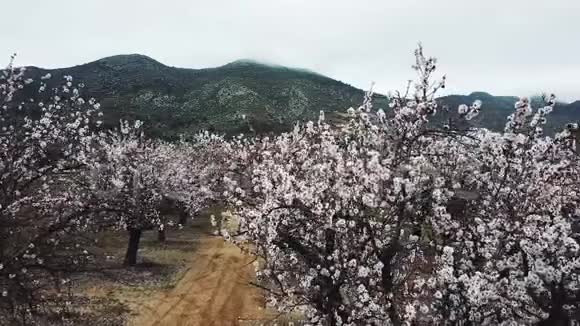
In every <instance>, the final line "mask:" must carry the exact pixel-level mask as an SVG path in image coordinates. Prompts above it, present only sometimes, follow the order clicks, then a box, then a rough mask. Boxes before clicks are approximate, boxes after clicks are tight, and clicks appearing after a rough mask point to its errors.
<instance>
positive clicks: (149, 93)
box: [27, 54, 580, 138]
mask: <svg viewBox="0 0 580 326" xmlns="http://www.w3.org/2000/svg"><path fill="white" fill-rule="evenodd" d="M27 68H28V70H29V71H28V73H29V74H32V76H31V77H32V78H36V77H39V76H41V75H44V74H46V73H51V74H52V75H53V78H52V81H51V82H52V83H54V85H52V86H56V85H58V82H59V81H61V80H62V78H63V77H64V76H65V75H71V76H73V77H74V78H75V80H76V81H77V82H82V83H84V84H85V85H86V89H85V92H86V93H88V95H89V96H93V97H95V98H98V99H100V100H101V104H102V107H103V110H104V111H105V113H106V116H107V117H108V119H107V121H105V123H106V124H108V125H110V126H113V125H116V124H117V122H118V120H119V119H140V120H144V121H145V122H146V125H147V126H148V130H147V132H149V133H150V134H151V135H153V136H158V137H163V138H176V137H178V136H179V135H180V134H183V133H186V134H187V133H191V132H195V131H198V130H201V129H206V130H211V131H216V132H220V133H226V134H235V133H238V132H280V131H284V130H289V129H290V128H291V127H292V125H293V123H294V122H295V121H304V120H311V119H316V118H317V117H318V114H319V112H320V111H321V110H322V111H325V112H326V113H327V117H329V118H330V119H333V114H334V113H336V112H345V111H346V110H347V109H348V108H349V107H351V106H352V107H358V106H359V105H360V104H361V103H362V99H363V96H364V91H363V90H361V89H358V88H356V87H354V86H352V85H349V84H347V83H344V82H342V81H339V80H335V79H332V78H330V77H327V76H324V75H321V74H319V73H316V72H312V71H309V70H306V69H300V68H289V67H286V66H281V65H274V64H269V63H262V62H259V61H257V60H252V59H240V60H235V61H232V62H230V63H227V64H225V65H222V66H218V67H210V68H202V69H194V68H179V67H171V66H168V65H165V64H163V63H161V62H159V61H157V60H155V59H153V58H151V57H149V56H146V55H141V54H121V55H114V56H109V57H105V58H101V59H98V60H95V61H92V62H89V63H86V64H81V65H76V66H72V67H68V68H57V69H44V68H39V67H27ZM477 99H479V100H481V101H482V102H483V107H482V113H481V114H480V115H479V116H478V117H477V118H476V119H475V120H474V121H473V125H475V126H479V127H485V128H489V129H494V130H499V129H502V128H503V126H504V125H505V118H506V117H507V115H509V114H511V112H512V111H513V107H514V103H515V101H517V99H518V97H515V96H494V95H492V94H490V93H487V92H484V91H475V92H472V93H470V94H468V95H458V94H454V95H445V96H441V97H439V98H438V99H437V101H438V102H439V103H440V105H441V107H442V108H443V111H444V112H447V113H446V114H442V115H440V116H439V117H437V119H435V120H436V121H443V120H444V119H446V118H447V117H449V116H453V112H454V111H456V108H457V106H458V105H459V104H471V103H472V102H473V101H474V100H477ZM374 101H375V103H374V104H375V106H376V107H381V108H388V99H387V97H386V96H384V95H382V94H376V95H375V97H374ZM440 111H441V110H440ZM552 116H553V118H554V119H549V121H550V120H554V121H552V122H551V125H550V126H548V128H547V129H549V130H557V129H559V127H558V125H563V124H564V123H565V122H568V121H578V120H580V101H575V102H572V103H558V105H557V107H556V109H555V110H554V113H553V114H552Z"/></svg>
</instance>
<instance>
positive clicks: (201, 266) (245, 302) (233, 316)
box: [130, 235, 264, 326]
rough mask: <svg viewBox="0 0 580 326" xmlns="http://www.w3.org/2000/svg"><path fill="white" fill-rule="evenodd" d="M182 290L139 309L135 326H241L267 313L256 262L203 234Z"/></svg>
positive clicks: (150, 300) (180, 284)
mask: <svg viewBox="0 0 580 326" xmlns="http://www.w3.org/2000/svg"><path fill="white" fill-rule="evenodd" d="M200 245H201V246H200V248H199V250H198V251H197V252H196V254H195V258H194V259H193V260H192V262H191V265H190V266H189V269H188V270H187V272H186V273H185V275H184V276H183V277H182V278H181V279H180V280H179V282H178V283H177V284H176V286H175V287H174V288H172V289H168V290H166V291H163V292H161V293H158V294H156V295H154V296H152V297H151V298H148V300H146V301H145V302H143V303H141V304H140V305H139V306H137V307H135V310H134V311H135V312H137V314H138V315H137V316H136V317H135V318H133V320H131V321H130V325H134V326H161V325H176V326H178V325H180V326H181V325H183V326H186V325H187V326H190V325H191V326H195V325H207V326H212V325H216V326H217V325H239V324H240V322H243V321H244V320H256V319H261V318H262V317H263V315H264V308H263V307H264V302H263V297H262V294H261V293H260V292H259V291H258V289H257V288H256V287H253V286H251V285H250V284H249V283H250V282H251V281H252V279H253V268H254V267H253V264H252V262H253V259H252V258H251V257H248V256H246V255H244V254H243V253H242V252H241V251H240V249H239V248H237V247H235V246H233V245H231V244H229V243H226V242H224V241H223V240H222V239H220V238H218V237H212V236H208V235H203V236H202V237H201V239H200Z"/></svg>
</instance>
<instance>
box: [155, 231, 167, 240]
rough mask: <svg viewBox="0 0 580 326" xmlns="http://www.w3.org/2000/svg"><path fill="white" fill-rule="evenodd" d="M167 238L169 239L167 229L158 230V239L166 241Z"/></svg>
mask: <svg viewBox="0 0 580 326" xmlns="http://www.w3.org/2000/svg"><path fill="white" fill-rule="evenodd" d="M165 240H167V237H166V235H165V229H163V230H159V231H157V241H159V242H165Z"/></svg>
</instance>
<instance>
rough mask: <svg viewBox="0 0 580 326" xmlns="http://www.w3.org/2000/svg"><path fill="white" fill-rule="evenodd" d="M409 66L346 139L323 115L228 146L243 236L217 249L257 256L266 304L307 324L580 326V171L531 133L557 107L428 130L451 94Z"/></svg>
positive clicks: (465, 111) (359, 115) (358, 113)
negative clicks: (399, 89) (495, 125)
mask: <svg viewBox="0 0 580 326" xmlns="http://www.w3.org/2000/svg"><path fill="white" fill-rule="evenodd" d="M415 55H416V65H415V66H414V68H415V70H416V71H417V72H418V75H419V76H418V77H419V78H418V82H417V83H416V84H414V85H411V86H412V87H410V88H409V89H408V90H407V92H406V93H405V94H396V95H395V96H394V97H393V98H392V105H391V108H390V110H387V111H384V110H381V109H379V110H377V111H375V110H373V109H372V106H371V98H372V94H371V93H369V94H367V96H366V98H365V102H364V104H363V105H362V106H361V107H360V108H359V109H358V110H355V109H350V110H349V112H350V113H351V115H352V116H353V119H352V120H351V121H350V122H348V123H346V124H345V125H344V126H342V127H340V128H337V127H336V126H330V125H328V124H326V123H325V122H324V120H323V115H322V114H321V119H320V121H319V122H318V123H312V122H310V123H308V124H306V126H304V127H301V126H297V127H296V129H295V130H294V132H293V133H288V134H283V135H281V136H278V137H274V138H267V137H266V138H258V139H255V140H243V139H242V140H238V141H237V142H234V143H233V144H232V152H233V154H232V157H233V158H234V159H233V162H232V165H231V169H230V173H229V174H228V175H227V176H226V177H225V179H224V183H225V185H226V186H227V191H226V192H225V193H224V194H225V195H226V196H227V197H229V199H230V202H231V204H232V207H234V216H235V217H236V218H237V219H238V221H237V222H238V224H239V232H237V233H235V234H232V233H229V232H225V231H224V232H223V233H224V234H225V236H226V238H228V239H231V240H233V241H236V242H238V243H240V244H243V247H244V248H248V247H246V246H245V242H246V241H249V242H250V243H251V246H249V250H251V251H252V252H253V253H254V254H256V255H257V256H259V257H260V258H261V263H260V265H261V266H260V269H259V271H258V278H259V286H261V287H263V288H264V289H265V290H266V291H267V293H268V295H269V299H270V303H271V304H272V305H273V306H275V307H277V308H279V309H281V310H286V311H288V310H293V309H296V308H300V309H301V310H303V311H304V313H305V316H306V317H307V320H308V321H309V322H310V323H311V324H316V325H360V324H374V325H391V324H392V325H402V324H413V323H415V324H425V325H427V324H435V323H442V324H468V323H473V324H489V325H495V324H506V325H507V324H525V323H530V322H542V321H543V320H547V322H553V321H560V320H564V321H567V320H568V321H569V320H573V319H575V318H576V317H573V315H572V311H573V310H574V309H573V308H574V307H575V305H576V304H577V302H578V296H577V294H576V293H577V292H575V291H577V289H578V287H577V279H576V278H577V276H576V275H577V267H576V266H577V265H576V264H577V262H578V250H577V247H578V245H577V240H576V239H575V238H574V235H573V234H572V233H571V229H570V222H569V218H570V215H573V214H576V213H575V209H576V202H577V199H576V198H577V194H576V191H575V190H574V189H573V188H572V186H571V185H572V184H573V183H574V182H577V175H578V169H577V166H576V164H575V163H574V157H573V156H571V153H572V152H571V151H570V150H568V148H567V147H565V146H563V145H562V146H560V145H559V144H564V143H565V142H562V141H559V142H557V141H554V140H551V139H546V138H541V136H540V132H539V131H540V130H539V129H538V127H539V124H541V123H542V122H543V120H544V119H545V116H546V114H547V113H548V112H549V111H550V109H551V106H552V105H553V103H554V100H553V99H548V102H549V103H548V106H547V107H546V108H542V109H540V110H538V111H537V112H535V113H534V114H533V115H531V114H530V113H531V108H528V107H527V106H526V104H525V101H522V103H518V104H517V108H518V110H517V111H516V113H515V114H514V115H513V116H512V117H511V118H510V121H509V123H508V130H507V131H506V133H504V134H493V133H489V132H487V131H485V130H471V131H470V130H462V131H461V132H459V131H457V130H454V129H452V128H451V127H450V126H448V127H447V128H444V129H441V130H439V129H432V128H431V127H430V125H429V124H428V117H429V116H430V115H431V114H434V113H435V112H436V109H437V104H436V101H435V94H436V92H437V90H438V89H439V88H440V87H443V86H444V83H443V82H435V83H434V82H432V81H431V77H432V74H433V72H434V71H435V68H436V66H435V64H436V61H435V60H434V59H431V58H426V57H425V56H424V55H423V53H422V49H421V48H419V49H418V50H417V51H416V53H415ZM481 105H482V104H481V102H479V101H477V102H475V103H473V105H471V106H466V105H462V106H460V107H459V108H458V113H459V116H460V117H462V118H463V119H466V120H469V119H471V118H473V117H474V116H475V115H477V114H478V113H479V111H480V109H481ZM522 110H524V111H525V112H524V113H522ZM526 112H527V113H526ZM528 118H530V119H531V121H529V122H526V121H524V120H526V119H528ZM524 125H525V126H526V127H525V128H524ZM524 129H525V135H522V133H521V130H524ZM514 139H515V140H514ZM516 143H518V144H519V145H514V144H516ZM564 181H565V182H564ZM562 182H563V183H562ZM544 188H547V189H548V192H547V193H546V190H541V189H544ZM544 239H545V240H544ZM522 251H523V252H526V254H525V255H524V254H522ZM537 268H540V270H541V272H539V273H538V272H535V269H537ZM530 271H534V272H530ZM533 275H535V276H533ZM534 277H535V278H534ZM552 316H559V317H557V318H556V319H554V318H553V317H552ZM562 318H563V319H562ZM576 319H577V318H576Z"/></svg>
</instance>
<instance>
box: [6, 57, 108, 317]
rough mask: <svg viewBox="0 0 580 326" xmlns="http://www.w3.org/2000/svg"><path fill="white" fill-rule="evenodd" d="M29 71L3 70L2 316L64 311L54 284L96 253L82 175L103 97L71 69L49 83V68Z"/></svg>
mask: <svg viewBox="0 0 580 326" xmlns="http://www.w3.org/2000/svg"><path fill="white" fill-rule="evenodd" d="M25 72H26V69H24V68H15V67H14V66H13V65H12V61H11V63H10V65H9V66H8V67H7V68H6V69H5V70H3V71H0V310H1V312H0V323H5V322H6V323H29V322H32V320H33V318H35V316H38V315H39V314H43V313H54V312H58V311H59V310H62V307H59V304H60V303H64V301H65V300H64V297H58V296H55V293H57V292H58V291H55V290H58V289H59V288H60V287H61V286H63V284H64V285H66V282H67V275H68V274H69V273H71V272H74V271H75V270H77V269H78V268H79V267H80V266H81V265H82V264H83V263H85V262H86V261H87V259H88V258H89V255H88V252H87V251H86V248H85V247H84V244H83V241H82V240H81V239H79V238H77V237H75V235H76V234H77V233H78V232H80V231H84V230H86V229H87V227H88V225H89V224H90V223H89V222H88V219H87V217H88V216H89V215H90V214H92V213H94V212H95V209H96V205H97V204H98V203H96V202H95V201H94V198H93V197H92V196H91V195H90V191H88V189H87V188H86V187H85V186H84V185H83V184H82V183H78V182H77V181H76V180H77V179H78V177H79V176H81V175H82V174H83V173H86V171H87V168H86V167H87V165H88V164H89V163H90V162H91V156H92V155H93V149H92V144H93V143H94V142H95V141H96V139H97V138H98V135H97V134H96V133H95V128H97V127H98V125H99V124H100V120H99V119H100V115H101V114H100V112H99V105H98V103H96V101H95V100H94V99H88V100H85V99H83V98H82V97H81V96H80V89H81V88H82V85H77V84H74V83H73V79H72V77H70V76H65V77H64V80H63V81H62V85H61V86H59V87H58V88H55V89H49V88H48V87H47V84H46V82H47V81H48V79H50V77H51V76H50V75H47V76H43V77H42V78H41V79H40V80H36V81H35V80H32V79H26V78H25ZM49 298H50V300H48V299H49ZM59 298H62V300H61V299H59ZM43 302H44V303H45V304H42V303H43ZM46 303H49V304H46Z"/></svg>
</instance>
